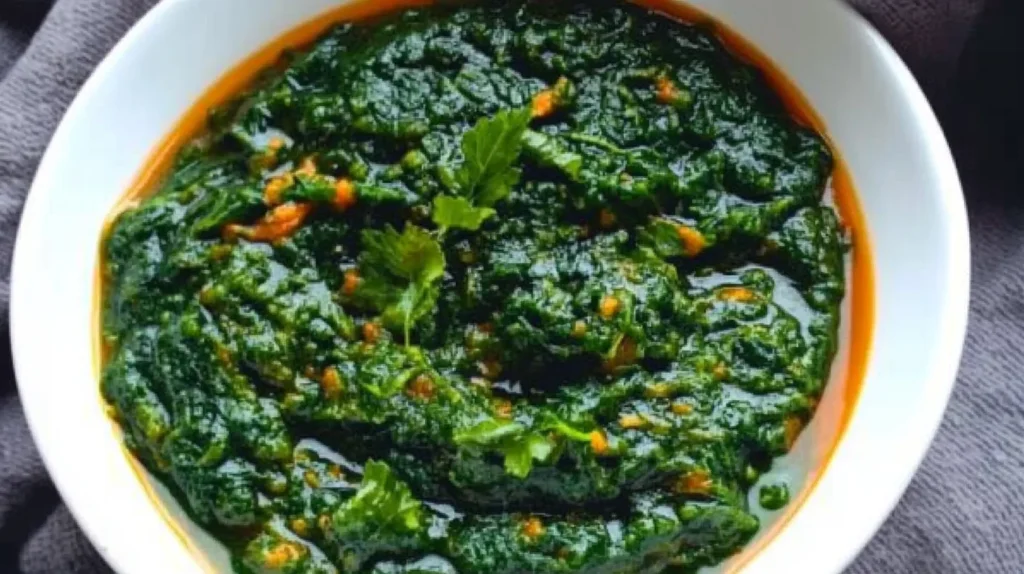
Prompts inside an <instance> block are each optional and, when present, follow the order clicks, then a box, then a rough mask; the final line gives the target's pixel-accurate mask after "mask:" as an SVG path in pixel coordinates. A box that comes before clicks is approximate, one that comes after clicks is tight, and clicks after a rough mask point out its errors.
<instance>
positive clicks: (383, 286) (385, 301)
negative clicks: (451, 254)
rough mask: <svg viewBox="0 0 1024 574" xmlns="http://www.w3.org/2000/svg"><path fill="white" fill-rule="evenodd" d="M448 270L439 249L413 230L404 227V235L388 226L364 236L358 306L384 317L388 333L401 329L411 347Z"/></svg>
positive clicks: (424, 234) (427, 235) (433, 241)
mask: <svg viewBox="0 0 1024 574" xmlns="http://www.w3.org/2000/svg"><path fill="white" fill-rule="evenodd" d="M444 266H445V260H444V253H443V252H442V251H441V246H440V244H438V242H437V240H436V239H434V237H433V236H432V235H431V234H430V233H428V232H427V231H425V230H423V229H421V228H419V227H416V226H415V225H406V226H405V231H404V232H402V233H401V234H399V233H398V232H397V231H395V229H394V228H393V227H390V226H388V227H387V228H385V229H384V230H376V229H368V230H366V231H363V252H362V254H361V255H360V256H359V269H360V272H361V274H362V277H363V281H362V283H361V284H360V286H359V289H358V290H357V291H356V293H355V294H354V298H355V302H356V303H362V304H363V306H366V307H370V308H373V309H375V310H377V311H378V312H379V313H381V318H382V319H383V321H384V324H385V326H387V327H388V328H390V329H399V328H401V329H402V331H403V333H404V334H405V344H406V345H409V332H410V330H411V329H412V325H413V324H414V323H415V322H416V321H418V320H419V319H421V318H423V317H424V316H425V315H426V314H427V313H429V312H430V310H431V309H433V307H434V304H435V303H436V302H437V297H438V295H439V293H440V287H439V285H438V283H439V282H440V280H441V277H442V276H444Z"/></svg>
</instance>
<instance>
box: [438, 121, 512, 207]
mask: <svg viewBox="0 0 1024 574" xmlns="http://www.w3.org/2000/svg"><path fill="white" fill-rule="evenodd" d="M530 119H531V113H530V110H529V109H525V108H523V109H517V110H502V111H500V112H498V113H497V114H496V115H495V116H494V117H491V118H484V119H482V120H480V121H479V122H477V124H476V125H475V126H473V128H472V129H470V130H469V131H468V132H466V134H465V135H464V136H463V137H462V154H463V156H464V160H463V163H462V166H461V167H460V168H459V171H458V172H457V173H456V174H455V180H456V181H457V182H458V184H459V187H460V188H461V191H462V194H463V196H464V197H466V198H467V199H470V200H473V203H474V204H475V205H479V206H482V207H493V206H494V205H495V204H496V203H498V202H499V201H501V200H502V199H504V198H505V197H506V196H507V195H508V194H509V192H510V191H511V189H512V186H513V185H515V184H516V182H518V181H519V176H520V171H519V169H518V168H516V167H514V166H515V163H516V161H517V160H518V159H519V154H520V153H521V152H522V148H523V134H524V133H525V132H526V128H527V126H529V125H530Z"/></svg>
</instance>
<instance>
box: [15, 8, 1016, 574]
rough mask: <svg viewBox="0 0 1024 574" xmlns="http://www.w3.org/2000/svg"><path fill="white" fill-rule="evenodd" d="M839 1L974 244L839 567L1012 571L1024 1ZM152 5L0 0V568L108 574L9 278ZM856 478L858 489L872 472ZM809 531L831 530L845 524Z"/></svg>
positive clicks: (861, 572)
mask: <svg viewBox="0 0 1024 574" xmlns="http://www.w3.org/2000/svg"><path fill="white" fill-rule="evenodd" d="M281 1H287V0H281ZM750 1H752V2H755V1H756V2H761V1H770V0H750ZM807 1H808V2H813V1H833V0H807ZM850 1H851V3H853V4H854V5H855V6H856V7H857V8H858V9H860V10H861V11H862V12H863V13H864V14H865V15H866V16H867V17H868V18H869V19H870V20H871V21H872V22H874V23H875V25H876V26H877V27H878V28H879V29H880V30H881V31H882V33H883V34H884V35H885V36H886V37H887V38H889V40H890V41H891V42H892V43H893V45H894V46H896V48H897V50H898V51H899V52H900V53H901V54H902V55H903V57H904V58H905V59H906V61H907V62H908V63H909V64H910V66H911V68H912V69H913V71H914V73H915V74H916V75H917V77H918V78H919V79H920V81H921V82H922V84H923V85H924V86H925V89H926V91H927V92H928V93H929V96H930V97H931V99H932V102H933V104H934V105H935V107H936V109H937V110H938V111H939V113H940V116H941V118H942V120H943V123H944V125H945V128H946V131H947V133H948V135H949V136H950V138H951V141H952V142H953V146H954V149H955V152H956V154H957V162H958V164H959V166H960V169H961V175H962V178H963V180H964V184H965V189H966V194H967V201H968V206H969V210H970V216H971V233H972V238H973V243H974V246H973V258H974V263H973V265H974V269H973V271H974V285H973V301H972V304H971V325H970V332H969V335H968V339H967V348H966V352H965V356H964V361H963V365H962V368H961V373H960V379H959V383H958V385H957V388H956V391H955V393H954V395H953V399H952V403H951V405H950V409H949V412H948V414H947V416H946V419H945V422H944V424H943V425H942V429H941V431H940V433H939V436H938V438H937V440H936V442H935V445H934V446H933V448H932V449H931V452H930V453H929V455H928V457H927V459H926V461H925V463H924V466H923V467H922V468H921V471H920V472H919V473H918V475H917V477H916V478H915V479H914V481H913V484H912V485H911V487H910V489H909V490H908V491H907V493H906V495H905V496H904V498H903V500H902V502H901V503H900V505H899V507H898V508H897V509H896V511H895V513H894V514H893V516H892V517H891V518H890V520H889V521H888V522H887V523H886V525H885V527H884V528H883V529H882V531H881V532H880V533H879V534H878V536H877V537H876V538H875V540H874V541H873V542H872V543H871V544H870V546H869V547H868V548H867V549H866V550H865V551H864V553H863V554H862V556H861V557H860V558H859V559H858V561H857V562H856V563H855V564H854V565H853V566H852V568H851V569H850V572H851V573H853V574H868V573H877V572H887V573H888V572H914V573H947V572H948V573H961V572H964V573H974V572H979V573H1004V572H1005V573H1015V572H1024V385H1022V384H1021V381H1020V373H1021V371H1022V367H1024V360H1022V358H1021V357H1022V354H1021V351H1022V344H1021V343H1022V341H1024V194H1022V193H1021V191H1020V190H1019V189H1018V186H1017V181H1018V180H1019V178H1020V176H1021V175H1022V174H1021V173H1020V171H1021V169H1020V166H1024V162H1022V161H1021V160H1022V159H1024V158H1022V144H1024V142H1022V141H1021V135H1020V134H1021V133H1022V128H1024V111H1022V110H1021V103H1022V102H1024V59H1022V58H1021V57H1020V56H1021V53H1022V52H1024V34H1022V33H1021V27H1022V25H1024V2H1021V1H1019V0H850ZM153 3H154V0H56V1H55V2H54V1H53V0H0V278H2V279H0V333H2V334H0V337H3V339H4V340H3V341H0V349H2V351H0V573H6V572H12V573H16V572H23V573H26V574H43V573H46V574H49V573H69V574H76V573H94V572H95V573H105V572H109V570H108V569H107V567H106V566H105V565H104V564H103V562H102V561H101V560H100V559H99V557H98V556H97V555H96V553H95V551H94V550H93V549H92V548H91V547H90V546H89V544H88V542H87V541H86V540H85V539H84V537H83V536H82V535H81V533H80V532H79V531H78V529H77V527H76V526H75V524H74V522H73V520H72V519H71V517H70V515H69V514H68V512H67V510H66V509H65V508H64V506H63V504H61V502H60V499H59V497H58V496H57V494H56V492H55V491H54V489H53V487H52V486H51V485H50V483H49V481H48V480H47V477H46V473H45V471H44V469H43V466H42V464H41V462H40V460H39V457H38V455H37V454H36V451H35V448H34V447H33V445H32V442H31V439H30V437H29V435H28V431H27V430H26V428H25V422H24V417H23V415H22V413H21V407H20V404H19V402H18V398H17V395H16V393H15V389H14V381H13V373H12V372H11V366H10V357H9V353H8V352H7V349H8V348H9V345H8V341H7V338H8V334H7V302H8V292H9V291H8V282H7V277H8V274H9V265H10V254H11V250H12V248H13V241H14V232H15V229H16V227H17V222H18V217H19V214H20V210H21V205H22V201H23V199H24V195H25V193H26V190H27V189H28V187H29V184H30V182H31V179H32V176H33V173H34V171H35V169H36V164H37V162H38V160H39V157H40V155H41V154H42V152H43V150H44V149H45V146H46V143H47V141H48V140H49V137H50V134H51V133H52V132H53V130H54V128H55V127H56V125H57V123H58V121H59V120H60V117H61V114H62V112H63V110H64V108H65V107H66V106H67V104H68V103H69V102H70V100H71V98H72V97H73V96H74V94H75V92H76V90H77V89H78V87H79V86H80V85H81V83H82V82H83V81H84V80H85V79H86V77H88V75H89V72H90V70H91V69H92V67H93V66H94V65H95V64H96V63H97V62H98V61H99V60H100V59H101V58H102V57H103V55H104V54H105V53H106V52H107V51H108V50H109V49H110V47H111V46H112V45H113V44H114V43H115V42H116V40H117V39H118V38H119V37H120V35H121V34H123V32H124V31H125V30H126V29H127V28H128V27H129V26H130V25H131V23H132V22H133V21H135V20H136V19H137V18H138V17H139V16H140V15H142V14H143V13H144V11H145V10H146V9H147V8H148V7H149V6H150V5H151V4H153ZM878 248H881V249H884V248H885V246H884V245H882V246H878ZM924 287H926V286H924ZM864 485H865V488H871V482H870V469H865V483H864ZM822 535H823V536H842V535H843V527H842V517H836V528H835V531H833V532H827V533H822ZM808 543H809V544H810V545H812V546H810V547H809V550H808V551H813V541H808ZM140 551H144V550H142V549H140Z"/></svg>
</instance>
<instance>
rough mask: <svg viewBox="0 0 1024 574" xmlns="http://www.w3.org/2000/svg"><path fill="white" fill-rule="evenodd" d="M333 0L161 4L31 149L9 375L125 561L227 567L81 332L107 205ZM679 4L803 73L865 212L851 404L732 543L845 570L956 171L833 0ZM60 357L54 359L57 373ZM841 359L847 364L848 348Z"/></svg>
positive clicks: (934, 364)
mask: <svg viewBox="0 0 1024 574" xmlns="http://www.w3.org/2000/svg"><path fill="white" fill-rule="evenodd" d="M659 2H660V3H662V4H671V3H674V2H672V1H671V0H659ZM338 4H339V2H337V1H336V0H292V1H291V2H287V3H285V2H280V1H279V0H216V1H211V0H168V1H166V2H163V3H161V4H159V5H158V6H157V8H155V9H154V10H153V12H152V13H151V14H150V15H149V16H148V17H146V18H145V19H144V20H143V21H142V22H141V23H140V24H139V25H138V26H137V27H136V28H135V29H133V31H132V32H130V33H129V35H128V36H127V37H126V38H125V39H124V40H123V41H122V42H121V44H119V45H118V47H117V48H115V50H114V52H113V53H112V54H111V55H110V56H109V57H108V58H107V60H106V61H105V62H104V63H103V64H102V65H101V66H100V68H99V69H98V70H97V72H96V73H95V75H94V76H93V78H92V79H91V80H90V81H89V82H88V83H87V85H86V86H85V87H84V88H83V90H82V92H81V93H80V95H79V97H78V99H77V100H76V102H75V103H74V105H73V106H72V108H71V109H70V110H69V112H68V115H67V116H66V118H65V120H64V122H63V123H62V125H61V127H60V129H59V130H58V132H57V134H56V135H55V137H54V139H53V142H52V143H51V146H50V148H49V150H48V151H47V154H46V156H45V158H44V160H43V163H42V164H41V166H40V169H39V172H38V175H37V179H36V182H35V184H34V186H33V188H32V191H31V194H30V197H29V200H28V203H27V205H26V208H25V212H24V216H23V221H22V225H21V229H20V231H19V237H18V245H17V250H16V255H15V263H14V271H13V287H12V308H11V329H12V341H13V346H14V357H15V366H16V370H17V375H18V382H19V388H20V391H21V394H22V399H23V404H24V406H25V410H26V413H27V415H28V418H29V423H30V426H31V428H32V431H33V435H34V437H35V439H36V441H37V443H38V444H39V446H40V449H41V451H42V454H43V458H44V461H45V462H46V465H47V467H48V469H49V471H50V473H51V475H52V476H53V478H54V480H55V482H56V483H57V486H58V488H59V489H60V491H61V494H62V495H63V497H64V498H65V500H66V501H67V502H68V504H69V506H70V508H71V510H72V512H73V513H74V514H75V516H76V518H77V519H78V521H79V522H80V524H81V525H82V526H83V527H84V529H85V530H86V532H87V534H88V535H89V536H90V538H91V540H92V541H93V543H94V544H96V546H97V547H98V548H99V550H100V552H101V553H102V554H103V555H104V557H105V558H106V559H107V560H108V561H109V562H110V563H111V564H112V565H113V566H114V567H115V569H117V570H118V571H120V572H123V573H126V574H136V573H138V574H141V573H147V574H149V573H153V572H169V573H172V572H173V573H176V574H177V573H186V574H187V573H191V572H202V571H203V564H204V563H208V564H212V565H213V566H215V567H219V568H223V569H225V570H226V565H227V564H228V562H227V555H226V553H225V552H224V551H223V549H221V548H220V547H219V545H217V544H216V543H214V541H213V540H212V539H211V538H210V537H209V536H207V535H206V534H204V533H202V531H201V530H199V529H198V528H195V527H194V526H192V525H191V524H190V523H189V522H188V521H187V520H186V519H185V517H184V515H183V513H182V512H181V509H180V507H178V506H177V504H176V503H174V501H173V499H172V498H170V497H169V496H166V492H165V491H163V490H162V488H161V487H160V486H159V485H156V484H154V483H153V482H152V481H151V480H150V479H149V478H148V477H147V476H145V475H144V474H143V475H142V477H143V480H142V481H140V480H139V477H138V476H137V475H136V470H135V468H134V467H133V465H132V464H131V463H130V462H129V459H128V458H127V457H126V455H125V453H124V451H123V449H122V448H121V446H120V443H119V441H118V437H117V434H116V432H115V429H114V427H113V425H112V424H111V422H110V421H109V420H108V419H107V418H106V417H105V415H104V413H103V410H102V408H101V401H100V397H99V393H98V383H97V380H96V365H95V357H94V353H93V341H92V337H93V331H94V327H95V325H94V320H95V316H94V296H95V293H94V273H95V268H96V262H97V244H98V238H99V235H100V232H101V229H102V226H103V223H104V220H105V218H106V216H107V215H108V213H109V211H110V210H111V208H112V207H113V205H114V204H115V203H116V201H117V200H118V199H119V198H120V196H121V195H122V193H123V192H124V190H125V189H127V188H128V186H129V185H130V184H131V183H132V181H133V180H134V179H135V177H136V175H137V172H138V169H139V167H140V166H142V165H143V164H144V163H145V162H146V160H147V159H149V156H150V153H151V151H152V150H153V149H154V148H155V147H156V146H157V144H158V143H159V142H161V141H162V140H163V138H164V137H165V135H166V134H167V133H168V132H169V131H171V129H172V128H173V127H174V126H175V125H176V124H177V122H178V120H179V118H180V117H181V115H182V114H183V113H184V112H185V111H186V110H188V109H190V108H191V107H192V105H193V104H194V103H195V101H196V100H197V99H198V98H199V97H200V96H201V95H202V94H203V93H204V92H205V91H206V90H207V88H209V86H211V85H212V84H214V83H215V82H216V81H217V79H218V78H220V77H221V76H222V75H223V74H224V73H225V72H227V71H228V70H230V69H232V68H233V67H234V66H235V65H236V64H238V63H239V62H241V61H243V60H245V59H246V58H247V57H248V56H249V55H250V54H252V53H254V52H256V51H257V50H259V49H260V48H262V47H264V46H265V45H266V43H267V42H268V41H269V40H271V39H273V38H275V37H278V36H280V35H281V34H282V33H284V32H285V31H287V30H290V29H292V28H294V27H296V26H298V25H299V24H300V23H302V22H304V21H307V20H309V19H311V18H313V17H314V16H316V15H319V14H322V13H324V12H326V11H328V10H329V9H331V8H335V7H337V5H338ZM691 4H693V5H695V6H697V7H699V8H701V9H703V10H705V11H706V12H708V13H709V14H711V15H712V16H714V17H715V18H717V19H719V20H720V21H722V22H724V23H726V24H727V25H728V26H729V27H731V28H732V29H734V30H736V31H737V32H739V33H740V34H742V35H743V36H745V37H746V38H747V39H749V40H750V41H752V42H753V43H754V44H755V45H757V46H758V47H759V48H760V49H761V50H762V51H763V52H765V53H766V54H767V55H768V56H769V57H770V58H771V59H772V60H774V61H775V62H776V64H777V65H778V66H779V67H780V68H781V69H782V70H783V72H785V73H786V74H787V75H788V76H789V77H790V78H791V79H792V80H793V82H794V83H795V84H796V86H797V87H798V88H799V89H800V90H801V91H802V92H803V93H804V95H805V96H806V97H807V99H808V100H809V101H810V103H811V105H812V107H813V108H814V109H815V110H816V111H817V112H818V114H819V115H820V116H821V118H822V120H823V122H824V124H825V127H826V129H827V131H828V134H829V136H830V137H831V139H832V140H833V142H834V143H835V145H836V147H837V148H838V150H839V152H840V155H841V156H843V158H844V159H845V160H846V163H847V166H848V168H849V171H850V173H851V175H852V178H853V181H854V186H855V189H856V191H857V194H858V196H859V199H860V202H861V207H862V209H863V211H864V214H865V216H866V221H867V229H866V230H865V231H866V235H867V236H868V237H870V244H869V245H868V246H866V247H867V248H869V249H870V250H871V251H872V255H873V257H874V271H875V290H876V292H875V312H874V317H871V316H859V317H847V320H846V321H845V323H846V325H847V328H848V327H849V325H850V324H851V323H852V322H868V323H871V322H873V323H874V336H873V339H872V341H871V353H870V356H869V361H868V363H867V366H866V373H865V375H864V380H863V387H862V391H861V395H860V398H859V401H858V404H857V406H856V409H855V411H854V414H853V417H852V418H851V419H850V421H849V424H848V426H847V428H846V429H845V431H844V434H843V436H842V438H841V441H840V443H839V446H838V448H837V449H836V450H835V452H834V454H833V455H832V457H831V459H830V461H829V463H828V465H827V467H826V466H823V462H824V459H825V454H826V453H825V451H824V450H823V449H822V448H821V444H823V443H829V444H831V442H832V439H833V438H834V437H835V436H836V434H837V433H838V432H839V430H840V424H839V421H840V419H841V417H840V416H839V415H840V413H841V412H842V409H843V408H844V402H845V400H846V397H845V395H844V392H843V391H844V389H843V388H842V387H841V386H837V385H831V386H830V389H829V391H828V393H827V394H826V396H825V398H824V400H823V403H822V407H821V410H819V413H818V416H816V417H815V419H814V421H813V422H812V426H811V432H805V433H804V435H803V438H802V439H801V440H800V441H799V442H798V444H797V447H796V449H795V451H794V453H793V454H792V455H791V456H790V460H789V461H788V463H787V464H783V465H780V468H781V469H782V470H781V472H787V473H789V474H791V475H792V478H793V479H794V481H795V484H794V486H795V489H796V490H799V487H800V484H801V481H803V482H804V483H806V484H809V483H810V481H811V480H812V479H817V483H816V486H815V488H814V489H813V490H812V491H811V492H810V494H809V496H808V497H807V499H806V500H805V501H804V503H803V504H802V505H801V506H800V507H799V511H798V512H796V513H795V514H794V515H793V516H792V518H791V519H790V520H789V521H788V523H787V524H786V527H785V528H784V529H782V530H781V531H780V532H777V533H775V532H772V531H771V529H764V532H768V533H770V534H771V536H770V538H771V539H770V544H766V545H763V547H760V548H759V551H758V552H756V553H755V554H752V555H750V556H747V557H745V559H744V560H743V564H745V567H746V568H745V571H748V572H776V571H783V570H786V571H796V572H811V573H820V572H838V571H840V570H841V569H842V568H843V566H844V565H845V564H846V563H847V562H848V561H849V560H850V559H852V557H853V556H854V555H855V554H856V552H857V551H859V549H860V548H861V547H862V546H863V544H864V543H866V542H867V540H868V538H869V537H870V536H871V534H872V533H873V532H874V530H875V529H876V528H877V527H878V526H879V525H880V523H881V521H882V520H883V519H884V518H885V516H886V515H887V514H888V512H889V511H890V510H891V508H892V507H893V505H894V504H895V502H896V500H897V499H898V497H899V495H900V494H901V493H902V491H903V489H904V488H905V487H906V485H907V483H908V482H909V479H910V477H911V476H912V474H913V471H914V470H915V469H916V466H917V464H918V462H919V461H920V459H921V457H922V456H923V454H924V452H925V450H926V449H927V446H928V443H929V442H930V439H931V437H932V435H933V434H934V431H935V429H936V428H937V425H938V422H939V420H940V418H941V415H942V411H943V410H944V407H945V403H946V401H947V399H948V396H949V392H950V390H951V388H952V385H953V381H954V378H955V373H956V367H957V364H958V361H959V355H960V347H961V344H962V341H963V335H964V330H965V326H966V310H967V293H968V284H969V261H968V237H967V227H966V214H965V210H964V206H963V200H962V196H961V191H960V187H959V182H958V178H957V174H956V171H955V168H954V165H953V162H952V158H951V156H950V153H949V150H948V147H947V146H946V143H945V140H944V138H943V135H942V132H941V130H940V129H939V127H938V124H937V122H936V120H935V118H934V115H933V114H932V112H931V110H930V108H929V107H928V104H927V102H926V100H925V99H924V96H923V95H922V94H921V92H920V90H919V88H918V87H917V85H916V84H915V83H914V81H913V79H912V78H911V76H910V74H909V73H908V72H907V70H906V69H905V67H904V66H903V65H902V63H900V61H899V60H898V58H897V57H896V56H895V55H894V54H893V53H892V51H891V49H889V48H888V46H887V45H886V44H885V43H884V42H883V41H882V40H881V39H880V38H879V37H878V36H877V35H876V34H875V33H874V32H873V31H871V30H870V29H869V28H868V27H867V26H866V24H864V22H863V21H862V20H860V19H859V18H858V17H856V16H855V15H854V14H853V13H852V12H850V11H849V10H848V9H846V8H845V7H843V6H842V5H840V4H839V3H838V2H813V3H808V2H806V1H804V0H776V1H774V2H771V3H764V2H749V1H748V0H697V1H694V2H691ZM186 38H191V39H189V40H187V41H186ZM55 361H59V363H60V365H61V367H62V368H61V369H60V370H59V373H60V376H54V375H55V373H57V372H58V371H56V370H55V369H53V367H52V365H53V363H54V362H55ZM837 365H838V366H837V369H838V370H843V369H845V365H844V358H843V357H842V356H841V357H840V358H839V360H838V361H837ZM822 468H824V470H821V469H822ZM865 469H870V474H868V473H865ZM819 471H820V472H819ZM818 474H820V476H818ZM867 476H870V481H866V480H865V477H867ZM149 489H155V490H156V491H157V492H158V496H159V497H160V498H161V499H163V500H164V501H165V502H166V503H167V507H168V509H169V512H170V513H171V515H172V519H173V521H174V522H175V523H176V524H179V525H182V527H183V528H184V530H183V531H180V532H176V531H175V530H174V529H172V528H169V526H168V524H167V522H166V520H165V519H164V517H163V516H162V515H161V512H160V511H159V510H158V509H157V508H156V507H155V506H154V504H153V503H152V501H151V500H150V498H149V495H148V494H147V492H148V490H149ZM774 518H777V517H773V516H767V517H766V520H767V521H768V522H769V523H770V522H771V520H773V519H774ZM821 532H829V533H830V534H829V535H828V536H820V535H818V534H819V533H821ZM765 536H768V535H767V534H766V535H765ZM182 538H183V539H184V540H183V539H182ZM808 540H814V544H815V552H810V553H809V552H807V551H806V544H807V541H808ZM183 542H184V543H183ZM754 546H755V547H757V546H758V545H756V544H755V545H754ZM143 548H144V549H145V551H140V549H143ZM747 558H749V560H747ZM738 564H739V562H733V565H738Z"/></svg>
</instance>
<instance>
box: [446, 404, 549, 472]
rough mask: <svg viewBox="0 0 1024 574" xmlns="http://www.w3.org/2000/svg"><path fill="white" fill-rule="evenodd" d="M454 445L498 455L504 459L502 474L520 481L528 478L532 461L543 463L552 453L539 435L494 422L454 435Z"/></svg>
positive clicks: (514, 426) (493, 420) (514, 424)
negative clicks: (504, 473) (488, 451)
mask: <svg viewBox="0 0 1024 574" xmlns="http://www.w3.org/2000/svg"><path fill="white" fill-rule="evenodd" d="M455 443H456V444H458V445H460V446H468V447H476V448H480V449H484V450H493V451H496V452H500V453H501V454H502V455H504V456H505V472H507V473H508V474H510V475H512V476H514V477H516V478H520V479H522V478H526V477H527V476H529V475H530V471H531V470H533V462H534V461H535V460H536V461H540V462H545V461H547V460H548V459H549V458H550V457H551V455H552V453H553V452H554V450H555V445H553V444H552V443H551V441H549V440H548V439H547V437H545V436H544V435H543V434H540V433H528V432H526V427H524V426H523V425H521V424H519V423H516V422H512V421H503V420H498V419H490V420H486V421H483V422H481V423H479V424H477V425H476V426H474V427H471V428H469V429H467V430H464V431H461V432H457V433H456V434H455Z"/></svg>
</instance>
